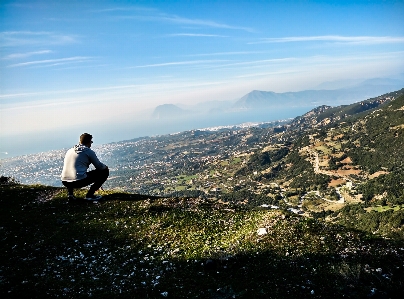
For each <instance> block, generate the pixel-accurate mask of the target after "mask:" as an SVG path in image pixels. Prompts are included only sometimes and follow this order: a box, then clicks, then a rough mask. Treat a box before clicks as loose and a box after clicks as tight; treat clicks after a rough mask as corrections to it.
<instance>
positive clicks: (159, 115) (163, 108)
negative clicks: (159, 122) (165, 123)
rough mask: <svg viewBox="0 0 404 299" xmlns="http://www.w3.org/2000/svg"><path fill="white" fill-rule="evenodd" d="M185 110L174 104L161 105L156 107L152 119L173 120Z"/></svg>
mask: <svg viewBox="0 0 404 299" xmlns="http://www.w3.org/2000/svg"><path fill="white" fill-rule="evenodd" d="M184 111H185V110H183V109H181V108H180V107H178V106H176V105H174V104H163V105H159V106H157V107H156V108H155V109H154V111H153V114H152V118H155V119H164V118H173V117H176V116H178V115H179V114H181V113H183V112H184Z"/></svg>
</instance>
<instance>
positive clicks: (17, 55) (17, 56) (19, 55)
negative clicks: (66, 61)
mask: <svg viewBox="0 0 404 299" xmlns="http://www.w3.org/2000/svg"><path fill="white" fill-rule="evenodd" d="M52 52H53V51H51V50H42V51H34V52H27V53H14V54H9V55H7V56H5V57H4V58H3V59H20V58H27V57H30V56H34V55H42V54H49V53H52Z"/></svg>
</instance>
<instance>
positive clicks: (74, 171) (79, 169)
mask: <svg viewBox="0 0 404 299" xmlns="http://www.w3.org/2000/svg"><path fill="white" fill-rule="evenodd" d="M90 164H93V165H94V167H95V168H96V169H100V170H102V169H105V168H107V166H106V165H104V164H103V163H101V162H100V160H98V158H97V155H96V154H95V152H94V151H93V150H92V149H90V148H88V147H87V146H85V145H83V144H78V145H75V146H74V147H72V148H71V149H69V150H68V151H67V153H66V156H65V160H64V164H63V170H62V176H61V179H62V181H66V182H74V181H78V180H82V179H84V178H86V177H87V169H88V167H89V166H90Z"/></svg>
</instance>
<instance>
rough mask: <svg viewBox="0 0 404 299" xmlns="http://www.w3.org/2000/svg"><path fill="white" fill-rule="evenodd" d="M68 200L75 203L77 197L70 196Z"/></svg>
mask: <svg viewBox="0 0 404 299" xmlns="http://www.w3.org/2000/svg"><path fill="white" fill-rule="evenodd" d="M67 198H68V199H69V201H75V200H77V197H76V196H74V195H69V196H67Z"/></svg>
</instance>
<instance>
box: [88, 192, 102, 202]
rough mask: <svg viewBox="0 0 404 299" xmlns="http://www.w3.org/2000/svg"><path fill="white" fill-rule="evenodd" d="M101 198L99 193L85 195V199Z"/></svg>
mask: <svg viewBox="0 0 404 299" xmlns="http://www.w3.org/2000/svg"><path fill="white" fill-rule="evenodd" d="M101 198H102V196H101V195H95V194H93V195H87V196H86V198H85V200H89V201H93V200H100V199H101Z"/></svg>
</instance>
